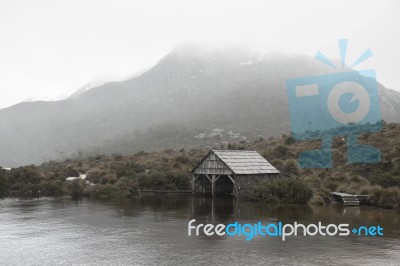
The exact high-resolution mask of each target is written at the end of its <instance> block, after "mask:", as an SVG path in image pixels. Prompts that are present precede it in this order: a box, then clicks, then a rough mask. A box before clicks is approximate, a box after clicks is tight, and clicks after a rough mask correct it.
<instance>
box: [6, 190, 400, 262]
mask: <svg viewBox="0 0 400 266" xmlns="http://www.w3.org/2000/svg"><path fill="white" fill-rule="evenodd" d="M193 218H194V219H196V220H197V221H198V222H201V223H214V224H217V223H224V224H227V223H231V222H234V221H239V222H241V223H249V222H251V223H253V222H256V221H262V222H264V223H267V222H276V221H283V222H287V223H293V222H294V221H297V222H301V223H304V224H308V223H317V222H318V221H321V222H322V223H324V224H328V223H336V224H338V223H349V224H350V225H351V226H356V225H377V224H380V225H381V226H382V227H384V233H385V236H384V237H378V238H368V237H354V236H351V237H332V238H324V237H296V238H295V237H293V238H291V239H289V240H288V241H285V242H282V241H281V240H280V239H279V238H274V237H256V238H255V239H253V240H252V241H249V242H248V241H246V240H244V239H243V238H241V237H233V238H232V237H226V236H225V237H206V236H199V237H188V236H187V223H188V221H189V220H191V219H193ZM0 230H1V234H0V265H10V264H11V265H18V264H20V265H34V264H36V265H37V264H41V265H43V264H45V265H54V264H69V265H71V264H72V265H74V264H87V265H91V264H114V265H126V264H130V265H132V264H134V265H138V264H139V265H140V264H143V265H172V264H174V265H190V264H199V263H200V262H201V263H202V264H204V263H206V264H219V265H243V264H247V265H249V264H250V265H257V264H260V265H266V264H267V265H268V264H279V265H288V264H301V265H304V264H308V265H329V264H340V265H353V264H357V263H358V264H364V265H381V264H385V265H392V264H393V265H396V264H397V263H398V261H400V240H399V239H400V215H399V213H398V212H396V211H393V210H383V209H377V208H371V207H365V206H362V207H348V208H343V207H342V206H340V205H336V206H326V207H318V206H307V205H290V204H281V205H279V204H258V203H251V202H241V201H237V200H235V199H232V198H217V199H212V198H201V197H192V196H191V195H157V194H148V195H142V197H139V198H135V199H131V200H115V201H94V200H89V199H81V200H78V201H72V200H71V199H68V198H58V199H53V198H42V199H39V200H38V201H36V202H34V203H33V204H32V203H28V202H23V201H22V202H21V201H16V200H13V199H6V200H1V201H0ZM21 254H24V255H23V256H21Z"/></svg>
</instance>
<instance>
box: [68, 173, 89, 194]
mask: <svg viewBox="0 0 400 266" xmlns="http://www.w3.org/2000/svg"><path fill="white" fill-rule="evenodd" d="M67 189H68V192H69V195H71V197H72V198H79V197H81V196H84V195H85V193H84V191H85V180H82V179H80V178H77V179H74V180H72V181H70V182H68V184H67Z"/></svg>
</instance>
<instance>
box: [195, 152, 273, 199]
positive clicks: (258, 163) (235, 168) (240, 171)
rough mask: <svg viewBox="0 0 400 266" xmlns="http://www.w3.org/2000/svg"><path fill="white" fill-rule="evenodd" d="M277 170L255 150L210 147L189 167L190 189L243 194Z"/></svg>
mask: <svg viewBox="0 0 400 266" xmlns="http://www.w3.org/2000/svg"><path fill="white" fill-rule="evenodd" d="M279 173H280V172H279V171H278V170H277V169H276V168H275V167H274V166H272V165H271V164H270V163H269V162H268V161H267V160H266V159H265V158H264V157H262V156H261V155H260V154H259V153H258V152H256V151H245V150H210V151H209V152H208V153H207V155H206V156H205V157H204V158H203V159H202V160H201V161H200V162H199V164H198V165H197V166H196V167H195V168H194V169H193V170H192V192H193V193H194V194H211V195H212V196H215V195H233V196H235V197H237V198H240V197H245V196H246V193H247V192H248V191H249V190H250V189H251V188H252V187H254V186H256V185H257V184H258V183H259V182H260V181H262V180H267V179H271V178H275V177H277V175H278V174H279Z"/></svg>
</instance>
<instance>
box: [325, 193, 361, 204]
mask: <svg viewBox="0 0 400 266" xmlns="http://www.w3.org/2000/svg"><path fill="white" fill-rule="evenodd" d="M332 196H333V198H334V199H335V200H337V201H339V202H341V203H343V205H344V206H360V201H359V200H358V197H357V195H351V194H347V193H342V192H332ZM360 196H362V195H360Z"/></svg>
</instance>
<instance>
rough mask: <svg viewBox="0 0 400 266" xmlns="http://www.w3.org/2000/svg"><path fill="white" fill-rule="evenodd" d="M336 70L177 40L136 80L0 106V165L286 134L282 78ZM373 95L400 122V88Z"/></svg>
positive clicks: (285, 57)
mask: <svg viewBox="0 0 400 266" xmlns="http://www.w3.org/2000/svg"><path fill="white" fill-rule="evenodd" d="M333 72H334V70H332V69H331V68H328V67H326V66H324V65H323V64H321V63H320V62H318V61H316V60H314V58H311V57H308V56H302V55H283V54H277V53H275V54H266V55H261V54H259V53H255V52H253V51H250V50H248V49H245V48H242V47H230V48H224V49H208V48H204V47H196V46H193V45H186V46H179V47H177V48H175V49H174V50H173V51H171V52H170V53H169V54H167V55H166V56H165V57H164V58H162V59H161V60H160V61H159V62H158V63H157V64H156V65H155V66H154V67H152V68H151V69H149V70H148V71H146V72H145V73H143V74H141V75H140V76H138V77H135V78H132V79H129V80H126V81H122V82H111V83H106V84H104V85H102V86H100V87H96V88H91V89H90V90H88V91H85V92H83V93H81V94H78V95H75V96H74V97H70V98H68V99H66V100H62V101H54V102H44V101H39V102H26V103H20V104H17V105H14V106H12V107H9V108H6V109H2V110H0V122H1V123H0V147H1V151H2V152H1V154H0V165H2V166H5V167H10V166H16V165H23V164H29V163H40V162H43V161H46V160H50V159H57V158H60V157H66V156H70V155H71V154H73V153H76V152H84V153H86V152H92V153H113V152H120V153H129V152H135V151H139V150H154V149H165V148H181V147H185V148H186V147H188V148H190V147H196V146H207V145H213V144H214V143H215V142H221V141H230V140H232V141H237V140H238V139H239V138H236V137H234V136H239V135H240V136H241V137H242V138H240V139H242V140H243V139H246V138H256V137H257V138H258V137H259V136H270V135H278V134H282V133H287V132H289V131H290V126H289V115H288V106H287V96H286V84H285V83H286V80H287V79H288V78H293V77H301V76H308V75H319V74H324V73H333ZM379 91H380V95H381V111H382V115H383V118H384V119H385V120H386V121H388V122H400V121H399V120H400V119H399V115H398V114H399V113H400V93H399V92H396V91H393V90H389V89H387V88H385V87H384V86H383V85H381V84H379ZM219 129H221V130H222V131H221V130H219ZM218 130H219V131H218ZM220 131H221V132H223V133H221V132H220ZM218 132H219V133H218ZM201 133H203V135H201ZM204 134H205V135H204ZM238 134H239V135H238ZM200 136H207V137H205V138H201V137H200ZM210 136H211V138H210ZM221 137H222V139H221Z"/></svg>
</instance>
